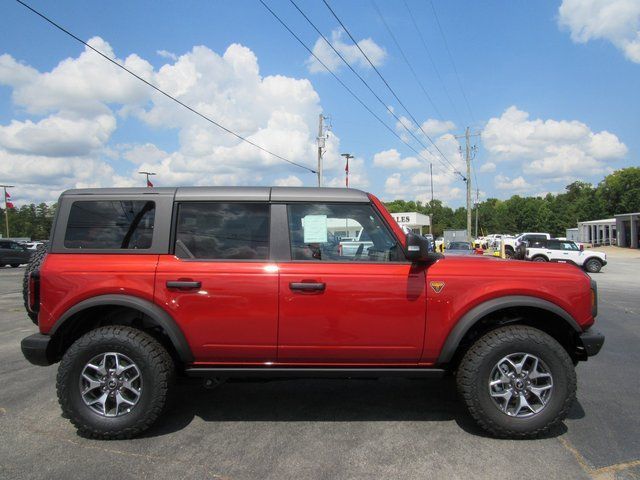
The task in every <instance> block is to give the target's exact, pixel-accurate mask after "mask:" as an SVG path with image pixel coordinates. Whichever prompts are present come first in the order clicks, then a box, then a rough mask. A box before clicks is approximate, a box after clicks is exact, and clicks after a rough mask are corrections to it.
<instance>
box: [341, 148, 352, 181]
mask: <svg viewBox="0 0 640 480" xmlns="http://www.w3.org/2000/svg"><path fill="white" fill-rule="evenodd" d="M340 156H341V157H344V158H345V159H346V161H347V163H346V164H345V166H344V174H345V179H344V183H345V185H346V187H347V188H349V159H350V158H353V155H351V154H350V153H341V154H340Z"/></svg>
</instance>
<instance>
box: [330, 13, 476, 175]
mask: <svg viewBox="0 0 640 480" xmlns="http://www.w3.org/2000/svg"><path fill="white" fill-rule="evenodd" d="M322 2H323V3H324V4H325V6H326V7H327V8H328V9H329V11H330V12H331V14H332V15H333V17H334V18H335V19H336V20H337V21H338V23H339V24H340V26H341V27H342V29H343V30H344V31H345V32H346V34H347V35H348V36H349V38H350V39H351V41H352V42H353V44H354V45H355V46H356V48H357V49H358V50H359V51H360V53H361V54H362V55H363V56H364V58H365V59H366V60H367V62H368V63H369V65H371V68H373V70H374V71H375V72H376V74H377V75H378V77H380V80H382V82H383V83H384V84H385V85H386V87H387V89H389V91H390V92H391V94H392V95H393V97H394V98H395V99H396V101H397V102H398V103H399V104H400V105H401V106H402V108H403V109H404V111H405V112H407V115H409V117H410V118H411V120H413V122H414V123H415V124H416V125H417V126H418V128H419V129H420V130H421V131H422V133H423V134H424V136H425V137H427V139H428V140H429V142H431V144H432V145H433V146H434V148H435V149H436V150H437V151H438V153H439V154H440V155H441V156H442V158H443V159H444V160H445V161H446V162H447V163H448V164H449V165H451V168H453V169H454V171H455V173H457V174H458V175H460V177H462V178H464V175H462V174H461V173H460V172H458V171H457V170H456V169H455V167H454V165H453V164H452V163H451V162H450V161H449V159H448V158H447V157H446V155H445V154H444V153H442V151H441V150H440V148H439V147H438V145H436V143H435V142H434V141H433V140H432V139H431V137H430V136H429V135H428V134H427V132H425V131H424V128H422V125H421V124H420V122H418V120H416V118H415V117H414V116H413V114H412V113H411V112H410V111H409V109H408V108H407V107H406V106H405V104H404V103H403V102H402V100H400V97H398V95H397V94H396V92H395V91H394V90H393V88H391V85H389V82H387V80H386V79H385V78H384V76H383V75H382V74H381V73H380V71H379V70H378V68H377V67H376V66H375V65H374V64H373V62H372V61H371V59H370V58H369V57H368V56H367V54H366V53H365V52H364V50H362V48H361V47H360V45H359V44H358V42H357V41H356V39H355V38H354V37H353V35H351V32H350V31H349V29H347V27H346V26H345V24H344V23H343V22H342V20H340V17H338V15H337V14H336V12H334V10H333V9H332V8H331V5H329V3H328V2H327V0H322Z"/></svg>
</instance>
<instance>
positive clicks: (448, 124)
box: [422, 118, 456, 136]
mask: <svg viewBox="0 0 640 480" xmlns="http://www.w3.org/2000/svg"><path fill="white" fill-rule="evenodd" d="M454 128H456V124H455V123H453V122H452V121H451V120H446V121H443V120H437V119H435V118H429V119H428V120H426V121H425V122H423V123H422V130H424V132H425V133H426V134H427V135H429V136H431V135H442V134H443V133H447V132H450V131H451V130H453V129H454Z"/></svg>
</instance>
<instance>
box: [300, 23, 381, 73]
mask: <svg viewBox="0 0 640 480" xmlns="http://www.w3.org/2000/svg"><path fill="white" fill-rule="evenodd" d="M343 33H344V32H343V30H342V29H336V30H334V31H333V32H331V38H330V42H331V45H333V47H334V48H335V49H336V50H337V51H338V52H340V55H342V56H343V57H344V59H345V60H346V61H347V62H349V63H350V64H351V65H352V66H360V67H364V68H371V65H369V62H368V61H367V59H366V58H365V57H364V55H362V53H360V50H358V47H356V46H355V45H354V44H353V43H346V42H345V41H344V40H343ZM349 42H350V40H349ZM358 45H359V46H360V48H361V49H362V51H363V52H364V53H365V54H366V55H367V57H369V59H370V60H371V63H373V64H374V65H375V66H376V67H379V66H380V65H382V64H383V63H384V61H385V59H386V57H387V51H386V50H385V49H384V47H381V46H380V45H378V44H377V43H376V42H374V41H373V39H371V38H364V39H362V40H359V41H358ZM313 53H314V54H315V55H316V56H317V57H318V58H319V59H320V60H322V62H323V63H324V64H325V65H326V66H327V67H329V68H330V69H331V70H332V71H334V72H335V71H337V70H338V69H339V68H340V67H341V66H343V65H344V64H343V62H342V60H340V57H338V55H337V54H336V53H335V52H334V51H333V50H332V49H331V47H330V46H329V45H327V42H325V41H324V39H322V38H318V39H317V40H316V43H315V45H314V46H313ZM306 64H307V68H308V69H309V72H311V73H318V72H326V70H325V68H324V67H323V66H322V65H321V64H320V62H318V60H316V59H315V57H313V56H310V57H309V58H308V59H307V61H306Z"/></svg>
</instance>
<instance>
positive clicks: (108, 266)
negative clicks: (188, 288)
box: [38, 253, 158, 333]
mask: <svg viewBox="0 0 640 480" xmlns="http://www.w3.org/2000/svg"><path fill="white" fill-rule="evenodd" d="M157 263H158V255H127V254H122V255H120V254H108V255H107V254H91V253H83V254H82V255H74V254H60V253H57V254H49V255H47V256H46V257H45V262H44V264H43V265H42V267H41V269H40V272H41V274H40V282H41V283H40V285H41V287H40V292H41V293H40V313H39V315H38V321H39V326H40V332H41V333H48V332H49V330H51V327H53V325H54V324H55V322H56V321H57V320H58V318H60V316H61V315H62V314H63V313H65V312H66V311H67V310H68V309H70V308H71V307H73V306H74V305H75V304H77V303H79V302H81V301H83V300H86V299H89V298H92V297H96V296H98V295H107V294H121V295H131V296H133V297H139V298H143V299H145V300H148V301H150V302H153V288H154V276H155V270H156V265H157Z"/></svg>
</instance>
